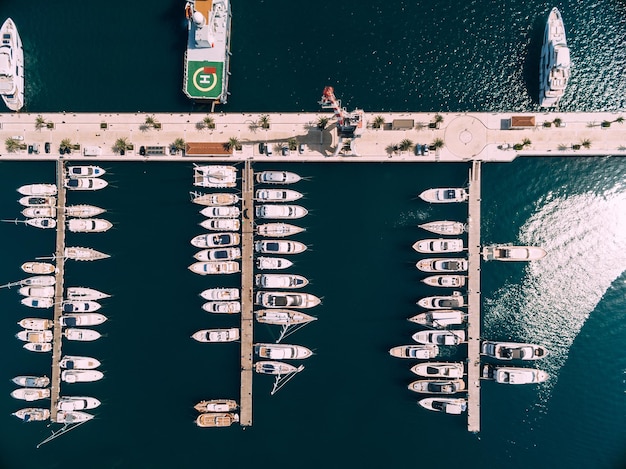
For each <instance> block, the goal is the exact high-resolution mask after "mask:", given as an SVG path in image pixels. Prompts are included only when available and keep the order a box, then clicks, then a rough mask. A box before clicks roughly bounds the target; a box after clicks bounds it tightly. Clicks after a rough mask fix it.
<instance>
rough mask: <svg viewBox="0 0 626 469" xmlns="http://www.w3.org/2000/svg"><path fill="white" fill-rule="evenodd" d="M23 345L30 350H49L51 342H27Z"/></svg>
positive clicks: (50, 349)
mask: <svg viewBox="0 0 626 469" xmlns="http://www.w3.org/2000/svg"><path fill="white" fill-rule="evenodd" d="M23 347H24V348H25V349H26V350H28V351H30V352H51V351H52V343H51V342H27V343H25V344H24V345H23Z"/></svg>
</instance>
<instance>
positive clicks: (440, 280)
mask: <svg viewBox="0 0 626 469" xmlns="http://www.w3.org/2000/svg"><path fill="white" fill-rule="evenodd" d="M466 280H467V277H465V275H431V276H429V277H426V278H424V279H422V282H424V283H425V284H426V285H430V286H431V287H446V288H460V287H463V286H465V282H466Z"/></svg>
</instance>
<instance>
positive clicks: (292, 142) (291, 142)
mask: <svg viewBox="0 0 626 469" xmlns="http://www.w3.org/2000/svg"><path fill="white" fill-rule="evenodd" d="M287 145H288V146H289V150H291V151H294V150H297V149H298V141H297V140H296V139H295V138H294V137H291V138H290V139H289V140H287Z"/></svg>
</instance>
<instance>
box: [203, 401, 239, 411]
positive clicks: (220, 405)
mask: <svg viewBox="0 0 626 469" xmlns="http://www.w3.org/2000/svg"><path fill="white" fill-rule="evenodd" d="M238 407H239V406H238V405H237V401H235V400H233V399H210V400H206V401H200V402H198V403H197V404H196V405H195V406H193V408H194V409H196V410H197V411H198V412H232V411H234V410H237V408H238Z"/></svg>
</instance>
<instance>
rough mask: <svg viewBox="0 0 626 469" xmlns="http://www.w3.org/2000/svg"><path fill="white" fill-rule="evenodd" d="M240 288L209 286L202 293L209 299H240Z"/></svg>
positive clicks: (201, 295) (203, 296)
mask: <svg viewBox="0 0 626 469" xmlns="http://www.w3.org/2000/svg"><path fill="white" fill-rule="evenodd" d="M239 295H240V292H239V288H208V289H206V290H204V291H202V292H201V293H200V297H201V298H204V299H205V300H207V301H233V300H238V299H239Z"/></svg>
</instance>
